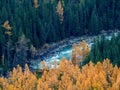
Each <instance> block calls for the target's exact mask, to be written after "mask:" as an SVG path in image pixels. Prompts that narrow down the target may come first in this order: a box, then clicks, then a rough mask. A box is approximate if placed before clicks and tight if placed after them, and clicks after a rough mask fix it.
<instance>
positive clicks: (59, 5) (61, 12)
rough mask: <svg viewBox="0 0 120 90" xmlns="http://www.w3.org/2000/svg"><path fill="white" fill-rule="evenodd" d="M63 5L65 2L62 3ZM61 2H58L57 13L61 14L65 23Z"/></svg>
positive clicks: (61, 19) (61, 18)
mask: <svg viewBox="0 0 120 90" xmlns="http://www.w3.org/2000/svg"><path fill="white" fill-rule="evenodd" d="M62 3H63V1H62ZM62 3H61V1H60V0H59V1H58V5H57V13H58V14H59V17H60V21H61V22H63V19H64V16H63V12H64V10H63V5H62Z"/></svg>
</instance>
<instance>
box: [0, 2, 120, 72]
mask: <svg viewBox="0 0 120 90" xmlns="http://www.w3.org/2000/svg"><path fill="white" fill-rule="evenodd" d="M58 2H59V0H38V5H39V6H38V7H37V8H35V7H34V0H0V67H4V70H3V71H7V69H8V68H9V69H10V68H12V67H14V66H16V65H17V64H20V65H21V66H22V65H23V64H24V63H26V62H29V59H30V58H32V54H33V51H34V49H33V48H34V47H35V48H36V49H40V48H41V47H42V46H43V45H45V44H46V43H52V42H59V41H61V40H63V39H65V38H69V37H70V36H82V35H97V34H99V33H100V32H102V31H103V30H104V31H109V30H115V29H120V0H60V2H61V6H62V9H63V20H62V22H61V20H60V16H59V15H58V13H57V5H58ZM7 20H8V21H9V24H10V26H11V27H12V28H11V31H10V32H11V34H12V35H9V34H6V33H5V32H6V29H5V28H4V27H2V25H3V24H4V22H5V21H7ZM108 43H110V42H108ZM116 48H117V46H116ZM104 55H106V54H104ZM113 56H114V55H113ZM116 59H117V57H116ZM93 60H96V59H93ZM100 60H102V59H100Z"/></svg>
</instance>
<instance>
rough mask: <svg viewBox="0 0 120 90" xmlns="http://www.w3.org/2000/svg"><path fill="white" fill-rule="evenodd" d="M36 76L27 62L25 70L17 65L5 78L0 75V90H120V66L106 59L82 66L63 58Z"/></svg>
mask: <svg viewBox="0 0 120 90" xmlns="http://www.w3.org/2000/svg"><path fill="white" fill-rule="evenodd" d="M42 63H43V64H44V65H43V66H44V68H45V69H44V72H43V74H42V77H41V78H38V79H36V75H35V74H33V73H32V72H31V71H30V70H29V68H28V65H27V64H26V65H25V70H24V71H23V70H22V68H21V67H20V66H19V65H18V66H17V68H14V69H13V71H12V72H11V73H10V76H9V77H8V78H4V77H0V89H2V90H120V69H119V68H118V67H117V66H115V67H113V65H112V64H111V63H110V60H108V59H105V60H104V62H103V63H101V62H98V63H97V64H96V65H95V64H93V63H92V62H89V63H88V64H86V65H85V66H83V67H82V68H81V69H80V68H79V67H78V65H73V64H72V61H68V60H66V59H65V58H63V59H62V60H61V61H60V63H59V66H58V67H57V68H56V67H55V68H49V69H46V66H45V62H42Z"/></svg>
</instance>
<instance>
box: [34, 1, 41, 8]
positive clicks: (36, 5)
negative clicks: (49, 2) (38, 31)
mask: <svg viewBox="0 0 120 90" xmlns="http://www.w3.org/2000/svg"><path fill="white" fill-rule="evenodd" d="M33 2H34V7H35V8H38V7H39V6H40V5H39V4H38V0H33Z"/></svg>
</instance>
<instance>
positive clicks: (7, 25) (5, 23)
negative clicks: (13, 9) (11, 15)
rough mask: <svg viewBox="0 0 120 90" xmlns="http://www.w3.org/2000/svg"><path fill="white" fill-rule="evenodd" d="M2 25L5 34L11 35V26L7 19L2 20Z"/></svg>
mask: <svg viewBox="0 0 120 90" xmlns="http://www.w3.org/2000/svg"><path fill="white" fill-rule="evenodd" d="M2 27H3V28H5V29H6V31H5V34H7V35H8V36H11V35H12V32H11V30H12V27H11V26H10V24H9V21H8V20H6V21H5V22H4V24H3V25H2Z"/></svg>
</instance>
